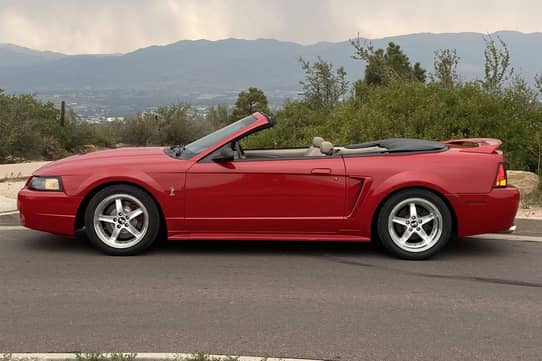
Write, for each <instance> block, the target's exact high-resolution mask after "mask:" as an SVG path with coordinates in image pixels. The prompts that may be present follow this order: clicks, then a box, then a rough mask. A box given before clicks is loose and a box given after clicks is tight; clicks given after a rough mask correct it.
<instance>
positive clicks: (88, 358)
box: [75, 352, 137, 361]
mask: <svg viewBox="0 0 542 361" xmlns="http://www.w3.org/2000/svg"><path fill="white" fill-rule="evenodd" d="M136 357H137V353H115V352H114V353H111V354H110V355H105V354H103V353H97V352H87V353H76V354H75V359H76V361H134V360H135V359H136Z"/></svg>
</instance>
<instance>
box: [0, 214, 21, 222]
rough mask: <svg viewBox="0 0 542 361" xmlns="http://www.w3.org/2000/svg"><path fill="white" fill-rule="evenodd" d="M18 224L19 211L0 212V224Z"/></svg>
mask: <svg viewBox="0 0 542 361" xmlns="http://www.w3.org/2000/svg"><path fill="white" fill-rule="evenodd" d="M18 224H19V212H18V211H11V212H0V226H13V225H18Z"/></svg>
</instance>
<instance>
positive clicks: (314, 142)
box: [312, 137, 324, 148]
mask: <svg viewBox="0 0 542 361" xmlns="http://www.w3.org/2000/svg"><path fill="white" fill-rule="evenodd" d="M323 141H324V138H322V137H314V138H312V145H313V146H315V147H316V148H320V144H322V142H323Z"/></svg>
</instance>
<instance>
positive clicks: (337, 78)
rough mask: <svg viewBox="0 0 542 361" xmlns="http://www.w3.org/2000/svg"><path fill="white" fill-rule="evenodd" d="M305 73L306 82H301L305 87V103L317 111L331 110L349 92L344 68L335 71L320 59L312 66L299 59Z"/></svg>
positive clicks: (329, 64)
mask: <svg viewBox="0 0 542 361" xmlns="http://www.w3.org/2000/svg"><path fill="white" fill-rule="evenodd" d="M299 62H300V63H301V68H302V69H303V71H304V72H305V80H304V81H301V82H299V83H300V84H301V86H302V87H303V95H304V98H305V101H306V102H307V103H308V104H310V105H311V106H312V107H314V108H316V109H323V110H326V109H330V108H332V107H334V106H335V104H337V102H338V101H339V100H341V98H342V97H343V96H344V95H345V94H346V93H347V92H348V81H346V71H344V67H342V66H341V67H339V68H338V69H337V70H336V71H333V65H332V64H331V63H328V62H325V61H324V60H322V59H321V58H320V57H319V58H318V60H317V61H316V62H314V63H313V64H311V63H310V62H309V61H306V60H304V59H302V58H300V59H299Z"/></svg>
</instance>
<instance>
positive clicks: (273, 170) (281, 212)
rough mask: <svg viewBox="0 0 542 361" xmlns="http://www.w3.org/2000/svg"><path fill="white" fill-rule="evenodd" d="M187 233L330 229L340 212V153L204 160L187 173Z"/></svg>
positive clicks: (342, 178) (341, 215)
mask: <svg viewBox="0 0 542 361" xmlns="http://www.w3.org/2000/svg"><path fill="white" fill-rule="evenodd" d="M185 190H186V193H185V194H186V224H187V228H188V231H189V232H192V233H200V232H201V233H260V234H261V233H279V234H280V233H283V234H300V233H305V234H306V233H315V234H318V233H335V232H337V231H338V229H339V228H340V222H341V221H342V220H343V219H344V212H345V166H344V162H343V159H342V157H318V158H310V157H304V158H299V159H261V160H236V161H232V162H223V163H222V162H221V163H217V162H214V161H206V160H205V159H204V160H202V161H200V162H197V163H195V164H194V165H193V166H192V167H191V168H190V169H189V170H188V172H187V174H186V188H185Z"/></svg>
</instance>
